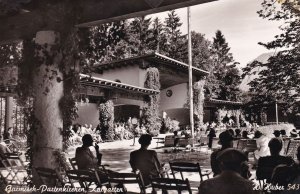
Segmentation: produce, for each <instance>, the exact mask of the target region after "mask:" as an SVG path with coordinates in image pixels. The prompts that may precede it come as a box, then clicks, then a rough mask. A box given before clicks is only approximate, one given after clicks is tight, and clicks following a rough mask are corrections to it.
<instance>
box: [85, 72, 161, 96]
mask: <svg viewBox="0 0 300 194" xmlns="http://www.w3.org/2000/svg"><path fill="white" fill-rule="evenodd" d="M80 84H81V85H83V86H93V87H100V88H110V89H120V90H125V91H128V90H129V91H134V92H136V93H140V94H148V95H154V94H159V93H160V91H159V90H153V89H148V88H142V87H138V86H133V85H130V84H124V83H119V82H115V81H111V80H107V79H102V78H98V77H93V76H90V75H86V74H80Z"/></svg>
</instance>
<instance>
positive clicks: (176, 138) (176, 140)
mask: <svg viewBox="0 0 300 194" xmlns="http://www.w3.org/2000/svg"><path fill="white" fill-rule="evenodd" d="M173 134H174V147H177V146H178V143H179V139H180V136H179V135H178V131H174V132H173Z"/></svg>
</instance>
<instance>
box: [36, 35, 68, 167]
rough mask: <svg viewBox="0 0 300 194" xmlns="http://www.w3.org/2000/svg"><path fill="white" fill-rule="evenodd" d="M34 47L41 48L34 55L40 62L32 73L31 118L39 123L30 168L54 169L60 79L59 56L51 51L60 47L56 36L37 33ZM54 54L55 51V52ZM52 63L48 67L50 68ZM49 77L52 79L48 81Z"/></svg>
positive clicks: (58, 144)
mask: <svg viewBox="0 0 300 194" xmlns="http://www.w3.org/2000/svg"><path fill="white" fill-rule="evenodd" d="M35 43H36V44H37V46H41V47H44V48H42V49H40V50H38V47H36V55H37V56H38V57H39V59H40V60H41V64H37V66H36V69H35V70H34V71H35V73H34V77H33V80H34V83H33V87H34V93H35V94H34V95H35V96H34V104H33V106H34V116H35V118H36V119H37V121H38V124H37V126H36V128H37V129H36V131H35V133H34V137H33V147H32V149H33V150H32V151H33V158H32V160H33V161H32V164H33V167H46V168H51V169H57V168H58V167H59V164H58V163H57V160H56V157H55V156H54V151H55V150H62V146H63V137H62V133H61V131H62V128H63V120H62V116H61V112H60V109H59V101H60V99H61V98H62V97H63V82H58V81H57V79H56V77H60V78H63V75H62V73H61V72H60V70H59V63H60V62H61V55H60V52H59V51H58V50H56V49H54V48H55V47H54V46H55V45H56V44H59V34H58V33H55V32H54V31H40V32H37V34H36V37H35ZM54 50H55V51H54ZM45 52H46V53H48V55H50V56H51V55H52V59H53V60H47V57H46V55H45ZM49 63H51V64H49ZM51 76H54V78H53V79H51Z"/></svg>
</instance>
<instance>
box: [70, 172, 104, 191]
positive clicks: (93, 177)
mask: <svg viewBox="0 0 300 194" xmlns="http://www.w3.org/2000/svg"><path fill="white" fill-rule="evenodd" d="M66 175H67V177H68V179H69V182H70V184H71V185H72V187H74V188H75V184H76V183H78V184H79V185H80V187H81V188H84V190H85V191H89V189H90V187H91V186H92V185H93V186H94V187H96V188H100V187H101V186H102V185H101V182H100V179H99V177H98V174H97V173H96V172H95V171H91V170H67V171H66Z"/></svg>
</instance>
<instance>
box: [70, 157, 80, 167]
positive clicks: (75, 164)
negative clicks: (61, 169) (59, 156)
mask: <svg viewBox="0 0 300 194" xmlns="http://www.w3.org/2000/svg"><path fill="white" fill-rule="evenodd" d="M69 162H70V164H71V166H72V169H73V170H78V166H77V163H76V159H75V158H69Z"/></svg>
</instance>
